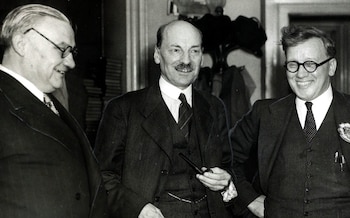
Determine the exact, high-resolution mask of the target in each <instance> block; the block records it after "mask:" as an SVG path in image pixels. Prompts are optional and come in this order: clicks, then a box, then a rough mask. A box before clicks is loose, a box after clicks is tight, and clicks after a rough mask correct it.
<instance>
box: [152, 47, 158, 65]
mask: <svg viewBox="0 0 350 218" xmlns="http://www.w3.org/2000/svg"><path fill="white" fill-rule="evenodd" d="M153 58H154V62H155V63H156V64H160V50H159V48H158V47H157V46H155V47H154V54H153Z"/></svg>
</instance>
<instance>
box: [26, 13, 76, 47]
mask: <svg viewBox="0 0 350 218" xmlns="http://www.w3.org/2000/svg"><path fill="white" fill-rule="evenodd" d="M33 28H35V29H37V30H38V31H40V33H42V34H44V35H45V36H46V37H49V38H50V39H51V40H54V41H55V42H59V41H63V42H65V43H67V44H69V45H71V46H72V45H75V36H74V30H73V28H72V26H71V24H70V23H69V22H67V21H63V20H60V19H56V18H53V17H45V18H43V19H40V20H39V21H38V22H36V23H35V24H34V25H33Z"/></svg>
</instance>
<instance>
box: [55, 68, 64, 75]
mask: <svg viewBox="0 0 350 218" xmlns="http://www.w3.org/2000/svg"><path fill="white" fill-rule="evenodd" d="M55 71H56V72H58V73H60V74H62V75H64V74H65V73H66V71H64V70H58V69H55Z"/></svg>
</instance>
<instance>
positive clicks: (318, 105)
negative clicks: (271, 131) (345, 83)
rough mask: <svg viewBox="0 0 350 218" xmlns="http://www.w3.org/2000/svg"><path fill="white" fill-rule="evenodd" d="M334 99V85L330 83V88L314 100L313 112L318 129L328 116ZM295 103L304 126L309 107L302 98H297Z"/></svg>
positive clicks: (301, 123)
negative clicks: (307, 107)
mask: <svg viewBox="0 0 350 218" xmlns="http://www.w3.org/2000/svg"><path fill="white" fill-rule="evenodd" d="M332 100H333V91H332V86H331V85H330V86H329V87H328V89H327V90H326V91H325V92H324V93H322V94H321V95H320V96H318V97H317V98H315V99H314V100H312V101H311V102H312V108H311V109H312V113H313V115H314V118H315V123H316V129H317V130H318V129H319V128H320V126H321V124H322V122H323V120H324V118H325V117H326V114H327V112H328V110H329V107H330V106H331V103H332ZM295 105H296V108H297V112H298V117H299V122H300V125H301V127H302V128H304V125H305V119H306V113H307V109H306V106H305V101H304V100H301V99H300V98H298V97H297V98H296V99H295Z"/></svg>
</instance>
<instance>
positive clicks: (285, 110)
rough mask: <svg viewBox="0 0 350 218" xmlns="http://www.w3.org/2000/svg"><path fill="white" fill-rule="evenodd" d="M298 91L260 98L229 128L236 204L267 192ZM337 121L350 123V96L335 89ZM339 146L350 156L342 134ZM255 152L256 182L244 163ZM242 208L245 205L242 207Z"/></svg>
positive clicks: (346, 156)
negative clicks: (251, 177) (236, 192)
mask: <svg viewBox="0 0 350 218" xmlns="http://www.w3.org/2000/svg"><path fill="white" fill-rule="evenodd" d="M295 98H296V96H295V94H290V95H288V96H286V97H284V98H281V99H266V100H259V101H257V102H256V103H255V104H254V105H253V108H252V109H251V111H250V112H249V113H248V114H247V115H245V116H244V117H243V119H242V120H241V121H240V122H239V123H238V124H237V125H236V127H235V128H233V129H232V130H231V132H230V136H231V143H232V147H233V154H234V170H235V173H236V175H237V183H236V185H237V190H238V198H237V199H236V206H238V207H243V208H244V207H246V206H247V205H248V204H249V203H250V202H251V201H253V200H254V199H255V198H256V197H258V196H259V195H261V194H263V195H266V193H267V187H268V182H269V177H270V175H271V171H272V169H273V166H274V162H275V160H276V157H277V155H278V152H279V149H280V146H281V143H282V141H283V139H284V135H285V133H286V132H287V131H288V129H287V126H288V121H289V120H290V118H291V116H293V115H295V114H294V113H292V111H295ZM332 107H333V110H334V117H335V120H334V125H336V126H337V127H336V128H338V125H339V124H340V123H350V96H349V95H345V94H342V93H339V92H337V91H335V90H333V101H332ZM339 142H340V148H341V150H342V152H343V154H344V156H345V158H346V159H348V158H350V144H349V143H348V142H346V141H344V140H343V139H341V138H340V136H339ZM251 155H256V159H255V161H254V162H255V164H257V165H256V170H257V174H256V176H255V178H254V180H253V182H251V181H249V180H248V179H247V177H246V171H245V166H246V164H247V163H248V161H251V160H252V159H253V160H254V158H251V157H252V156H251ZM241 209H242V208H241Z"/></svg>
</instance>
